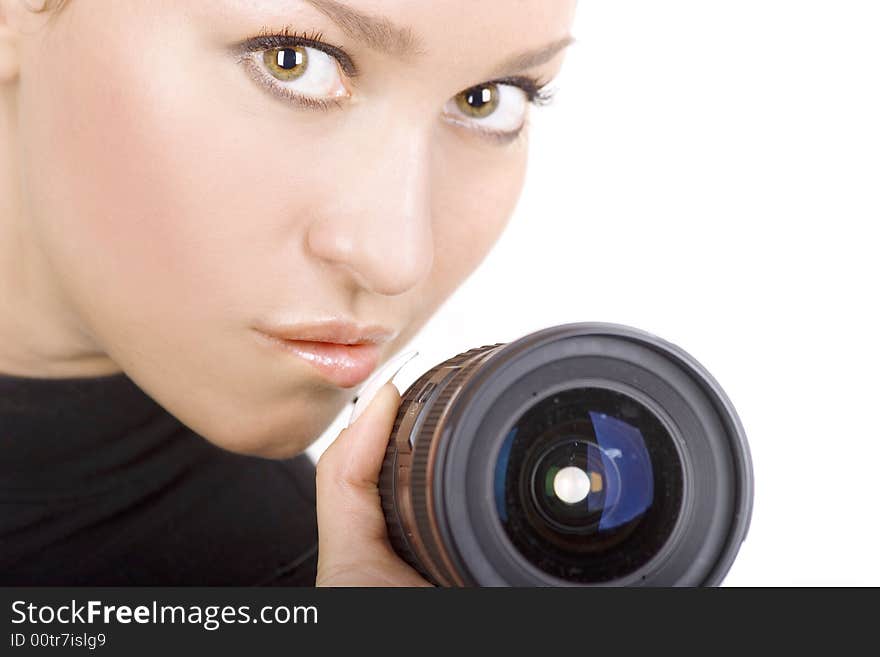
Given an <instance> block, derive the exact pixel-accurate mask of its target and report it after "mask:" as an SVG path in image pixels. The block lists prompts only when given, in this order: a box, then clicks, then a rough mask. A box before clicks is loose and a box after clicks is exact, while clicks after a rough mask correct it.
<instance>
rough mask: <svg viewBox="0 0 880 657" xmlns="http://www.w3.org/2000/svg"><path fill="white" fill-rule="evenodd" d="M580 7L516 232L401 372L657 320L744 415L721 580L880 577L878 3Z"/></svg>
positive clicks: (756, 1) (539, 114)
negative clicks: (739, 503) (745, 523)
mask: <svg viewBox="0 0 880 657" xmlns="http://www.w3.org/2000/svg"><path fill="white" fill-rule="evenodd" d="M579 5H580V6H579V9H578V12H579V13H578V16H577V20H576V23H575V26H574V29H573V33H574V35H575V37H576V38H577V43H576V44H574V45H573V46H571V49H570V51H569V54H568V58H567V60H566V63H565V65H564V67H563V70H562V74H561V75H560V76H559V77H558V78H557V81H556V83H554V84H553V86H556V87H558V89H559V91H558V93H557V96H556V100H555V101H554V103H553V104H552V105H550V106H547V107H542V108H538V109H537V110H533V114H532V144H531V160H530V165H529V173H528V178H527V181H526V185H525V188H524V190H523V195H522V197H521V199H520V203H519V206H518V208H517V210H516V213H515V215H514V216H513V218H512V220H511V223H510V225H509V227H508V229H507V232H506V233H505V234H504V236H503V238H502V239H501V240H500V241H499V242H498V244H497V246H496V247H495V249H494V250H493V251H492V253H491V254H490V255H489V257H488V258H487V259H486V260H485V261H484V263H483V264H482V266H481V267H480V268H479V269H478V270H477V271H476V272H475V273H474V274H473V276H471V277H470V278H469V279H468V281H467V282H466V283H465V284H464V285H463V286H462V287H461V288H460V289H459V291H458V292H457V293H456V294H455V295H454V296H453V297H451V298H450V299H449V301H448V302H447V303H446V304H445V305H444V306H443V307H442V308H441V310H440V311H439V312H438V313H437V315H436V316H435V317H434V318H433V319H432V320H431V322H430V323H429V324H428V325H427V326H426V327H425V329H424V330H423V331H422V332H421V333H420V335H419V336H417V337H416V338H415V339H414V340H413V341H412V342H411V344H410V347H411V348H416V349H418V350H419V352H420V356H419V358H418V359H417V360H415V361H412V362H411V363H410V364H409V365H407V367H406V368H405V369H404V370H403V371H402V372H401V373H400V375H399V376H398V377H397V378H396V379H395V382H396V383H397V384H398V387H399V388H401V390H405V389H406V387H407V386H408V385H409V384H410V383H411V382H412V381H414V380H415V379H416V378H417V376H418V375H419V374H420V373H421V372H423V371H425V370H427V369H428V368H430V367H431V366H433V365H434V364H436V363H438V362H440V361H441V360H444V359H445V358H447V357H449V356H452V355H455V354H456V353H458V352H460V351H464V350H466V349H469V348H471V347H477V346H480V345H484V344H494V343H496V342H506V341H509V340H512V339H515V338H518V337H520V336H522V335H524V334H526V333H528V332H530V331H533V330H537V329H539V328H543V327H546V326H552V325H554V324H558V323H565V322H571V321H607V322H615V323H621V324H629V325H632V326H635V327H638V328H641V329H644V330H647V331H649V332H651V333H654V334H655V335H658V336H660V337H662V338H665V339H666V340H669V341H671V342H673V343H675V344H678V345H679V346H681V347H683V348H684V349H685V350H686V351H688V352H689V353H691V354H692V355H693V356H694V357H695V358H697V360H699V361H700V362H701V363H702V364H703V365H704V366H705V367H706V368H707V369H708V370H709V371H710V372H711V373H712V374H713V376H714V377H715V378H716V379H717V380H718V381H719V383H720V384H721V385H722V387H723V388H724V389H725V391H726V392H727V394H728V396H729V397H730V399H731V400H732V402H733V404H734V405H735V407H736V409H737V411H738V413H739V415H740V418H741V420H742V422H743V425H744V427H745V429H746V433H747V434H748V438H749V441H750V445H751V450H752V458H753V462H754V472H755V482H756V488H755V506H754V512H753V516H752V525H751V529H750V532H749V536H748V538H747V540H746V541H745V542H744V543H743V545H742V548H741V550H740V553H739V557H738V558H737V561H736V562H735V563H734V565H733V568H732V569H731V571H730V573H729V574H728V576H727V579H726V580H725V584H726V585H808V584H814V585H836V584H840V585H868V584H870V585H880V511H878V503H880V493H878V485H880V425H878V420H877V418H878V410H880V399H878V392H880V385H878V382H877V381H878V376H880V348H878V337H880V336H878V333H880V331H878V329H880V321H878V313H877V305H878V280H880V265H878V258H877V230H876V229H877V226H878V222H880V127H878V125H880V3H878V2H877V1H876V0H873V1H863V2H856V1H850V0H825V1H822V2H819V1H810V0H796V1H795V0H788V1H783V0H738V1H737V2H732V1H728V2H719V1H707V0H692V1H689V2H683V1H665V2H656V0H642V1H621V0H606V1H604V2H602V1H597V0H581V2H580V3H579ZM349 411H350V409H348V408H347V409H346V410H345V412H344V413H343V414H342V415H340V417H339V418H337V420H336V421H335V422H334V424H333V425H332V426H331V427H330V429H329V430H328V431H327V433H326V434H325V435H324V436H323V437H322V438H321V440H319V441H318V442H317V443H316V444H315V445H314V446H313V447H312V448H311V449H310V450H309V451H310V453H311V454H312V455H313V456H317V455H318V454H319V453H320V452H321V451H322V450H323V448H324V447H325V446H326V444H327V443H328V441H329V440H332V438H334V437H335V436H336V435H337V434H338V432H339V431H340V429H341V428H342V427H343V426H344V424H345V422H347V419H348V414H349Z"/></svg>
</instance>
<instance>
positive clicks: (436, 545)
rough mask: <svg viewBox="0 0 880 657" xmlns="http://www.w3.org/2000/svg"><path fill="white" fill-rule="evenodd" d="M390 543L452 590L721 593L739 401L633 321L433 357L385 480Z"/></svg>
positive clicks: (402, 411) (740, 514)
mask: <svg viewBox="0 0 880 657" xmlns="http://www.w3.org/2000/svg"><path fill="white" fill-rule="evenodd" d="M380 493H381V497H382V507H383V511H384V513H385V519H386V523H387V526H388V534H389V538H390V540H391V543H392V545H393V546H394V548H395V550H396V551H397V552H398V553H399V554H400V555H401V556H402V557H403V558H404V559H406V560H407V561H408V562H409V563H410V564H411V565H412V566H413V567H414V568H416V569H417V570H418V571H419V572H421V573H422V574H423V575H424V576H425V577H426V578H427V579H429V580H431V581H432V582H434V583H435V584H439V585H443V586H593V585H600V586H634V585H660V586H670V585H680V586H697V585H700V586H708V585H716V584H718V583H720V582H721V580H722V579H723V577H724V575H725V574H726V573H727V571H728V569H729V568H730V566H731V564H732V562H733V560H734V558H735V556H736V553H737V551H738V549H739V545H740V543H741V542H742V540H743V539H744V538H745V535H746V532H747V529H748V524H749V520H750V516H751V508H752V469H751V460H750V456H749V451H748V445H747V442H746V439H745V434H744V432H743V430H742V426H741V424H740V422H739V419H738V417H737V415H736V412H735V410H734V408H733V406H732V405H731V403H730V401H729V399H728V398H727V396H726V395H725V393H724V392H723V391H722V389H721V387H720V386H719V385H718V383H717V382H716V381H715V380H714V379H713V378H712V377H711V375H710V374H709V373H708V372H707V371H706V370H705V369H704V368H703V367H702V366H701V365H700V364H699V363H698V362H697V361H696V360H695V359H694V358H693V357H692V356H690V355H689V354H687V353H686V352H684V351H683V350H682V349H680V348H679V347H677V346H675V345H672V344H671V343H668V342H666V341H664V340H662V339H661V338H658V337H657V336H654V335H651V334H649V333H647V332H644V331H640V330H638V329H634V328H631V327H627V326H622V325H617V324H605V323H576V324H565V325H560V326H554V327H550V328H547V329H543V330H541V331H537V332H535V333H532V334H529V335H527V336H525V337H523V338H520V339H519V340H515V341H513V342H510V343H499V344H495V345H486V346H483V347H479V348H476V349H471V350H469V351H466V352H464V353H461V354H458V355H457V356H455V357H453V358H450V359H449V360H447V361H445V362H443V363H440V364H438V365H437V366H435V367H433V368H431V369H430V370H429V371H428V372H426V373H424V374H423V375H422V376H421V377H419V379H417V380H416V381H415V382H414V383H413V384H412V385H411V386H410V387H409V388H408V389H407V390H406V391H405V392H404V394H403V395H402V401H401V405H400V408H399V409H398V414H397V417H396V419H395V423H394V428H393V430H392V435H391V439H390V441H389V444H388V449H387V452H386V457H385V461H384V463H383V466H382V472H381V476H380Z"/></svg>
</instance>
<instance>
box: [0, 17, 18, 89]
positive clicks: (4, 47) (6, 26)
mask: <svg viewBox="0 0 880 657" xmlns="http://www.w3.org/2000/svg"><path fill="white" fill-rule="evenodd" d="M16 40H17V39H16V34H15V31H14V30H13V29H12V26H11V24H10V20H9V0H0V85H4V84H7V83H10V82H14V81H15V79H16V78H17V77H18V53H17V50H18V49H17V48H16V47H15V43H16Z"/></svg>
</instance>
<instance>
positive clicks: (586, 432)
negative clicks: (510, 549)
mask: <svg viewBox="0 0 880 657" xmlns="http://www.w3.org/2000/svg"><path fill="white" fill-rule="evenodd" d="M494 485H495V504H496V509H497V512H498V517H499V519H500V520H501V524H502V526H503V527H504V530H505V532H506V533H507V536H508V538H509V539H510V541H511V542H512V543H513V545H514V546H515V547H516V549H517V550H518V551H519V552H520V553H521V554H522V555H523V556H524V557H525V558H526V559H528V560H529V561H530V562H531V563H532V564H534V565H535V566H537V567H538V568H540V569H541V570H543V571H545V572H547V573H549V574H551V575H554V576H556V577H560V578H562V579H566V580H572V581H575V582H579V583H601V582H607V581H610V580H614V579H618V578H621V577H624V576H626V575H629V574H631V573H632V572H634V571H636V570H638V569H639V568H640V567H641V566H643V565H644V564H645V563H647V562H648V561H649V560H650V559H651V558H652V557H653V556H654V555H656V554H657V553H658V552H659V551H660V549H661V548H662V547H663V545H664V544H665V543H666V541H667V539H668V538H669V536H670V534H671V532H672V529H673V527H674V526H675V521H676V520H677V518H678V514H679V511H680V507H681V500H682V491H683V474H682V465H681V461H680V459H679V455H678V450H677V449H676V447H675V443H674V442H673V440H672V437H671V436H670V435H669V432H668V431H667V430H666V429H665V427H664V426H663V424H662V423H661V422H660V420H659V419H658V418H657V416H656V415H654V413H652V412H651V411H650V410H649V409H648V408H647V407H645V406H644V405H643V404H641V403H640V402H639V401H637V400H636V399H634V398H632V397H630V396H628V395H624V394H622V393H619V392H616V391H613V390H609V389H605V388H585V387H581V388H570V389H568V390H564V391H561V392H557V393H554V394H552V395H550V396H548V397H545V398H544V399H542V400H540V401H539V402H538V403H537V404H535V405H534V406H532V407H531V408H529V409H528V410H527V411H526V412H525V413H524V414H523V415H522V417H520V418H519V419H518V420H517V421H516V423H515V424H514V425H513V427H512V428H511V429H510V431H509V432H508V435H507V436H506V438H505V440H504V442H503V443H502V446H501V450H500V452H499V455H498V460H497V463H496V466H495V481H494Z"/></svg>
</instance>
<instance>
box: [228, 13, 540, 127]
mask: <svg viewBox="0 0 880 657" xmlns="http://www.w3.org/2000/svg"><path fill="white" fill-rule="evenodd" d="M323 37H324V34H323V32H320V31H312V32H302V33H298V32H297V31H296V30H293V31H291V29H290V27H289V26H287V27H284V29H282V30H281V32H271V31H270V30H269V28H267V27H263V28H262V29H261V30H260V31H259V33H257V34H256V35H255V36H253V37H250V38H249V39H245V40H244V41H242V42H241V43H240V44H239V46H238V47H237V49H236V50H237V52H238V54H239V57H238V62H239V63H242V64H245V65H249V66H253V63H252V60H251V59H250V58H249V57H248V55H249V54H250V53H253V52H261V51H264V50H271V49H273V48H279V49H280V48H291V47H293V46H308V47H310V48H315V49H317V50H320V51H322V52H325V53H327V54H328V55H330V56H331V57H333V58H334V59H335V60H336V61H337V62H338V63H339V65H340V67H341V68H342V70H343V72H344V73H345V74H346V75H347V76H348V77H349V78H356V77H358V76H359V75H360V71H359V70H358V68H357V66H356V65H355V63H354V62H353V61H352V59H351V58H350V57H349V56H348V55H347V54H346V52H345V51H344V50H343V49H342V48H339V47H338V46H334V45H331V44H329V43H327V42H325V41H324V40H323ZM264 77H265V76H264ZM489 84H507V85H511V86H514V87H519V88H520V89H522V90H523V92H524V93H525V94H526V98H527V99H528V101H529V102H530V103H531V104H533V105H535V106H544V105H549V104H550V103H551V102H552V100H553V98H554V95H555V93H556V90H555V89H548V88H547V84H548V83H547V82H543V81H541V80H538V79H537V78H533V77H529V76H525V75H516V76H511V77H506V78H499V79H496V80H489V81H487V82H483V83H481V84H479V85H475V86H477V87H479V86H483V85H489ZM268 86H270V91H272V92H273V93H274V94H276V95H278V96H280V97H281V98H282V99H284V100H290V101H293V102H295V103H297V104H299V105H300V106H304V107H307V108H309V109H319V110H327V109H330V107H331V106H335V107H337V108H339V107H342V103H341V102H340V101H339V100H336V99H332V100H328V99H324V98H310V97H308V96H305V95H301V94H297V93H293V92H290V91H286V90H282V89H281V88H280V87H279V86H278V85H275V84H272V83H268ZM477 131H478V132H481V133H482V134H484V135H485V136H487V137H490V138H495V139H498V140H499V141H505V142H506V141H511V139H512V138H513V137H515V136H516V135H518V134H519V133H520V132H522V130H520V131H518V132H517V133H515V134H514V135H509V134H505V133H496V132H494V131H491V130H482V131H481V130H479V129H477Z"/></svg>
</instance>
